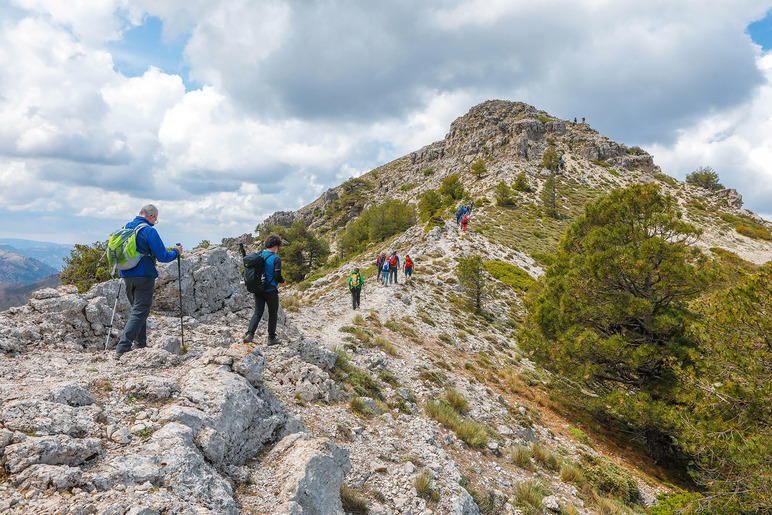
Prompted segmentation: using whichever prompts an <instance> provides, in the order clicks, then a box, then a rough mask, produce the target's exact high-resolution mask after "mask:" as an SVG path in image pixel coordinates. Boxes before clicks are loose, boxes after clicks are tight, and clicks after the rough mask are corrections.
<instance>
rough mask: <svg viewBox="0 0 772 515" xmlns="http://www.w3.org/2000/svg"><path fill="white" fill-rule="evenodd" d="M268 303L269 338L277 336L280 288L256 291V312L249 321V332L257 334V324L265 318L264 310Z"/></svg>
mask: <svg viewBox="0 0 772 515" xmlns="http://www.w3.org/2000/svg"><path fill="white" fill-rule="evenodd" d="M266 305H268V338H276V322H277V320H278V318H279V290H271V291H265V292H263V293H255V314H254V315H252V320H250V321H249V329H248V330H247V332H248V333H249V334H255V331H257V324H259V323H260V319H261V318H263V311H264V310H265V306H266Z"/></svg>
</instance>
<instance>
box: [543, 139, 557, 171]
mask: <svg viewBox="0 0 772 515" xmlns="http://www.w3.org/2000/svg"><path fill="white" fill-rule="evenodd" d="M559 164H560V156H559V155H558V149H557V148H555V145H549V146H548V147H547V149H546V150H545V151H544V155H543V156H542V161H541V165H542V166H543V167H544V168H546V169H547V170H551V171H553V172H554V171H557V169H558V165H559Z"/></svg>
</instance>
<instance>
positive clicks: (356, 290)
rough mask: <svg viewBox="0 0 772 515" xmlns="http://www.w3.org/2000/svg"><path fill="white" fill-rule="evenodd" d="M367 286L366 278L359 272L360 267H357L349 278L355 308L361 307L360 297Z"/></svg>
mask: <svg viewBox="0 0 772 515" xmlns="http://www.w3.org/2000/svg"><path fill="white" fill-rule="evenodd" d="M364 287H365V279H364V277H362V274H360V273H359V268H355V269H354V271H353V272H351V275H350V276H349V278H348V289H349V291H350V292H351V305H352V306H353V308H354V309H359V300H360V299H359V297H360V295H361V293H362V290H363V289H364Z"/></svg>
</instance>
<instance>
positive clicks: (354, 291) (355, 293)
mask: <svg viewBox="0 0 772 515" xmlns="http://www.w3.org/2000/svg"><path fill="white" fill-rule="evenodd" d="M361 293H362V289H361V288H351V305H352V307H353V308H354V309H356V308H358V307H359V295H360V294H361Z"/></svg>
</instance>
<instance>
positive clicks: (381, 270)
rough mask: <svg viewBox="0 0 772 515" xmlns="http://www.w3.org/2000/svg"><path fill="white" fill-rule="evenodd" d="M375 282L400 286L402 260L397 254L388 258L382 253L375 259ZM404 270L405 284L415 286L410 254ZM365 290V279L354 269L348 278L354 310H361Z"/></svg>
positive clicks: (407, 255) (406, 259)
mask: <svg viewBox="0 0 772 515" xmlns="http://www.w3.org/2000/svg"><path fill="white" fill-rule="evenodd" d="M375 269H376V273H375V281H376V282H377V283H378V284H380V285H382V286H388V285H389V282H392V283H394V284H399V280H398V273H399V269H400V260H399V256H398V255H397V253H396V252H392V253H391V255H390V256H387V255H386V253H385V252H382V253H380V254H379V255H378V257H377V258H375ZM402 270H403V271H404V274H405V283H406V284H410V285H412V284H413V260H412V259H411V258H410V254H405V260H404V263H402ZM364 288H365V279H364V277H363V276H362V273H361V272H360V271H359V268H354V270H353V271H352V272H351V275H349V278H348V289H349V291H350V292H351V306H352V308H354V309H359V305H360V301H361V295H362V290H364Z"/></svg>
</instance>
